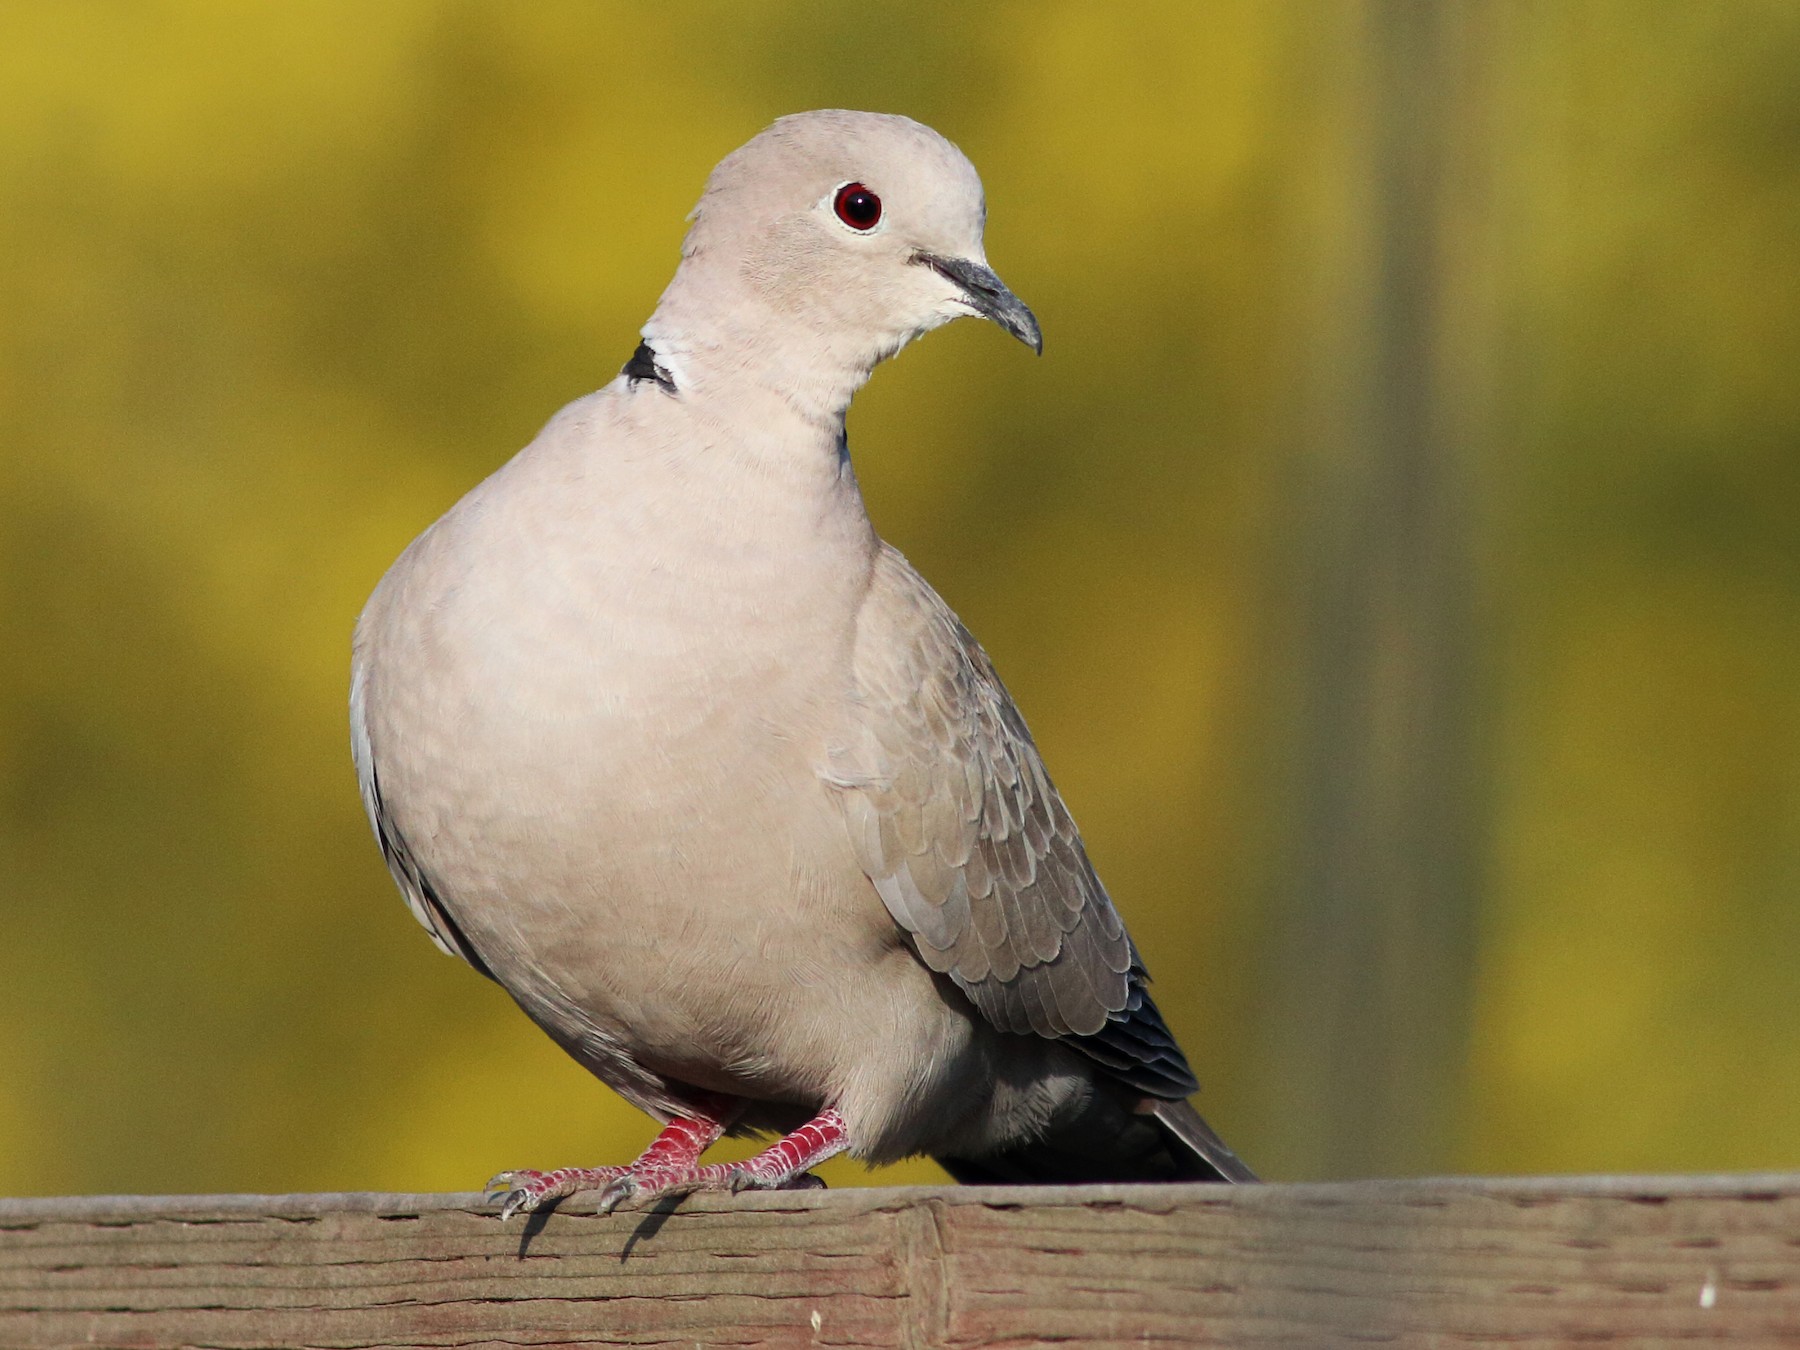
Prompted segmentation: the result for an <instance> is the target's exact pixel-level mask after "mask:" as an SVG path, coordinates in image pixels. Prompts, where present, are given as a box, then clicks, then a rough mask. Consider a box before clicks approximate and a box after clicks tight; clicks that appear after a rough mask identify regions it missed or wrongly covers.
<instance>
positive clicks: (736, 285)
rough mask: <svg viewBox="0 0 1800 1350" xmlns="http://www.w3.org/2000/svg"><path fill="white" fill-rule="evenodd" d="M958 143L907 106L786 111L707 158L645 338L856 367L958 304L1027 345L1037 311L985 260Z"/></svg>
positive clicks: (958, 312) (855, 372)
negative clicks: (719, 157) (708, 171)
mask: <svg viewBox="0 0 1800 1350" xmlns="http://www.w3.org/2000/svg"><path fill="white" fill-rule="evenodd" d="M986 214H987V211H986V203H985V201H984V199H983V197H982V191H981V179H980V178H979V177H978V176H977V174H976V172H975V167H974V165H972V164H970V163H969V161H968V159H967V158H965V157H964V155H963V153H962V152H961V151H960V150H958V149H957V148H956V147H955V146H954V145H952V144H950V142H949V141H947V140H945V139H944V138H943V137H942V136H940V135H938V134H937V132H935V131H933V130H931V128H930V127H926V126H922V125H920V124H919V123H918V122H915V121H913V120H912V119H910V118H906V117H895V116H889V115H885V114H880V113H864V112H842V111H827V112H809V113H799V114H796V115H795V116H792V117H784V118H782V119H781V120H780V121H778V122H776V123H775V124H774V125H773V126H772V127H770V128H769V129H768V130H767V131H765V132H763V133H762V134H761V135H760V136H758V137H756V138H755V139H754V140H752V141H750V142H749V143H748V144H746V145H744V146H743V147H742V148H740V149H738V150H736V151H734V152H733V153H732V154H730V155H728V156H727V157H726V158H725V159H724V160H723V161H722V162H721V163H720V164H719V166H718V167H717V168H716V169H714V170H713V173H712V177H711V178H710V179H709V180H708V181H707V185H706V191H705V193H704V194H703V195H702V196H701V198H700V203H699V205H698V206H696V207H695V208H694V213H693V227H692V229H691V230H690V231H689V232H688V237H687V242H686V243H685V244H684V245H683V248H682V264H681V269H680V271H679V272H677V274H676V277H675V280H674V282H672V283H671V285H670V287H669V290H668V292H667V293H665V295H664V297H663V302H662V304H661V306H659V308H658V310H657V315H656V317H655V318H653V319H652V320H651V323H650V324H649V325H647V326H646V327H645V330H644V333H645V336H646V338H648V339H649V340H650V341H651V342H652V344H653V345H654V346H656V348H657V349H658V351H659V353H664V354H666V355H668V356H670V357H672V358H674V360H675V362H676V363H677V364H679V363H681V362H682V360H683V358H684V357H692V358H695V359H704V358H705V356H706V355H707V354H708V353H709V352H710V355H711V356H712V360H711V362H710V364H715V365H716V364H718V358H721V357H723V358H725V359H726V360H730V361H734V362H736V363H737V364H738V365H740V366H743V367H761V366H763V365H764V364H765V362H767V361H770V360H774V361H776V362H778V363H779V364H780V365H782V366H785V367H787V368H788V369H789V370H790V372H791V373H792V374H794V375H796V376H798V375H801V374H802V373H803V372H809V371H816V372H817V373H818V374H820V375H821V376H823V375H825V374H826V373H827V372H838V371H840V370H841V372H842V374H843V375H844V376H848V377H853V383H852V384H851V385H850V386H849V388H846V389H845V390H844V393H843V398H844V401H845V402H847V401H848V397H849V392H850V389H853V388H854V386H855V385H856V384H860V383H861V382H862V379H863V378H866V376H867V374H868V371H869V370H870V369H871V368H872V367H873V366H874V365H875V364H876V362H878V361H880V360H881V359H882V358H884V357H886V356H890V355H892V354H893V353H894V352H895V351H897V350H899V349H900V348H901V347H902V346H904V345H905V344H906V343H907V342H909V341H911V340H912V339H913V338H915V337H917V336H918V335H919V334H921V333H924V332H927V331H929V330H930V329H933V328H936V327H937V326H939V325H940V324H944V323H948V322H949V321H950V320H951V319H955V318H959V317H962V316H965V315H976V316H979V317H982V318H987V319H992V320H993V321H994V322H995V323H997V324H999V325H1000V326H1001V327H1002V328H1004V329H1006V330H1007V331H1008V332H1009V333H1011V334H1012V335H1013V336H1014V337H1017V338H1018V339H1019V340H1020V341H1022V342H1024V343H1026V344H1027V345H1029V346H1031V347H1032V348H1034V349H1035V350H1039V351H1041V350H1042V349H1043V339H1042V337H1041V336H1040V334H1039V332H1038V325H1037V320H1036V319H1035V318H1034V317H1032V313H1031V311H1030V310H1029V309H1027V308H1026V307H1025V305H1024V303H1023V302H1022V301H1021V300H1020V299H1019V298H1018V297H1017V296H1015V295H1014V294H1013V293H1012V292H1011V291H1010V290H1008V289H1007V288H1006V286H1005V285H1004V284H1003V283H1002V282H1001V280H1000V278H999V277H997V276H996V275H995V274H994V272H993V271H992V269H990V268H989V267H988V264H987V257H986V254H985V252H984V251H983V248H982V240H981V234H982V226H983V224H984V223H985V220H986Z"/></svg>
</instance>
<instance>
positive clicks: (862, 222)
mask: <svg viewBox="0 0 1800 1350" xmlns="http://www.w3.org/2000/svg"><path fill="white" fill-rule="evenodd" d="M832 205H833V206H834V207H836V208H837V214H838V219H839V220H841V221H843V222H844V224H846V225H848V226H849V227H850V228H851V229H853V230H872V229H874V228H875V226H876V225H877V224H878V223H880V220H881V198H879V197H877V196H876V195H875V194H874V193H873V192H870V191H869V189H867V188H866V187H864V186H863V185H862V184H861V183H845V184H844V186H842V187H841V188H839V189H838V193H837V200H836V201H835V202H833V203H832Z"/></svg>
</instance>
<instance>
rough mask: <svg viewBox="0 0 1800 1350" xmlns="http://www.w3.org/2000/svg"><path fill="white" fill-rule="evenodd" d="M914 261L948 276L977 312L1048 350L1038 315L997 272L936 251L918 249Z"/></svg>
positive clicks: (1029, 343) (1033, 346) (1040, 351)
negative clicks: (945, 256) (1033, 312)
mask: <svg viewBox="0 0 1800 1350" xmlns="http://www.w3.org/2000/svg"><path fill="white" fill-rule="evenodd" d="M913 261H914V262H916V263H923V264H924V265H925V266H927V267H929V268H930V269H931V270H932V271H934V272H936V273H937V274H938V275H939V276H942V277H947V278H948V279H949V280H950V281H951V283H952V284H954V285H955V286H956V288H957V289H958V290H960V291H961V292H962V293H963V298H964V299H965V300H967V301H968V303H969V306H970V308H972V309H973V310H974V311H975V312H976V313H977V314H979V315H981V316H982V317H983V318H988V319H992V320H993V321H994V322H995V323H997V324H999V325H1000V326H1001V327H1002V328H1004V329H1005V330H1006V331H1007V332H1009V333H1011V334H1012V335H1013V336H1014V337H1016V338H1017V339H1019V341H1020V342H1023V343H1024V344H1025V345H1026V346H1027V347H1029V348H1031V350H1032V351H1034V352H1036V353H1037V354H1038V355H1039V356H1042V355H1043V354H1044V335H1043V333H1042V332H1040V331H1039V330H1038V321H1037V317H1036V316H1035V315H1033V314H1032V312H1031V311H1030V310H1029V309H1027V308H1025V302H1024V301H1023V300H1021V299H1019V297H1018V296H1016V295H1014V294H1013V293H1012V292H1011V291H1009V290H1007V289H1006V283H1005V282H1003V281H1001V280H1000V278H999V277H997V276H995V275H994V274H993V272H991V271H990V270H988V269H987V268H985V267H983V266H982V265H981V264H980V263H973V262H969V261H967V260H966V259H963V258H940V257H938V256H937V255H936V254H935V253H915V254H913Z"/></svg>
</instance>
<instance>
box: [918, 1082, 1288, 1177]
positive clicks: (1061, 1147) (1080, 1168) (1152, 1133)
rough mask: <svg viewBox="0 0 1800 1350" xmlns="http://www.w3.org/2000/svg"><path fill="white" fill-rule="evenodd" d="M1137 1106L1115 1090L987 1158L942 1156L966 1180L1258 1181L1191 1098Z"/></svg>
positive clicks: (1098, 1095) (1148, 1100) (951, 1171)
mask: <svg viewBox="0 0 1800 1350" xmlns="http://www.w3.org/2000/svg"><path fill="white" fill-rule="evenodd" d="M1141 1101H1142V1103H1143V1105H1142V1106H1141V1107H1140V1108H1139V1109H1137V1110H1133V1109H1131V1106H1130V1105H1128V1104H1127V1103H1125V1102H1121V1101H1120V1100H1119V1099H1118V1098H1116V1097H1114V1096H1112V1095H1111V1094H1110V1093H1098V1092H1097V1093H1095V1094H1094V1097H1093V1099H1092V1100H1091V1101H1090V1103H1089V1105H1088V1108H1087V1109H1086V1110H1085V1111H1083V1112H1082V1113H1081V1114H1080V1115H1079V1116H1076V1117H1075V1118H1074V1119H1072V1120H1066V1121H1062V1122H1059V1123H1058V1125H1057V1126H1056V1128H1054V1129H1053V1130H1051V1131H1050V1133H1049V1134H1047V1135H1045V1136H1044V1137H1043V1138H1041V1139H1033V1140H1031V1141H1030V1142H1028V1143H1023V1144H1016V1145H1014V1146H1013V1147H1012V1148H1009V1149H1007V1150H1005V1151H1004V1152H1001V1153H990V1154H988V1155H987V1156H985V1157H981V1158H953V1157H950V1158H947V1157H939V1158H938V1162H939V1163H940V1164H941V1165H942V1166H943V1168H944V1170H945V1171H946V1172H948V1173H949V1174H950V1175H951V1176H953V1177H955V1178H956V1179H957V1180H958V1181H960V1182H962V1183H963V1184H964V1185H969V1186H994V1185H1002V1186H1017V1185H1033V1184H1039V1185H1041V1184H1045V1183H1048V1184H1051V1185H1064V1184H1066V1185H1077V1184H1081V1183H1084V1182H1105V1181H1255V1180H1256V1175H1255V1174H1254V1173H1253V1172H1251V1170H1250V1169H1249V1168H1248V1167H1246V1166H1244V1164H1243V1162H1242V1161H1241V1160H1239V1158H1238V1156H1237V1154H1235V1153H1233V1152H1232V1151H1231V1150H1230V1149H1229V1148H1227V1147H1226V1146H1225V1143H1224V1141H1223V1140H1221V1139H1220V1138H1219V1136H1218V1135H1216V1134H1214V1133H1213V1132H1212V1128H1211V1127H1210V1126H1209V1125H1208V1124H1207V1123H1206V1122H1205V1121H1204V1120H1202V1119H1201V1118H1200V1113H1199V1112H1197V1111H1195V1110H1194V1108H1193V1107H1191V1106H1189V1105H1188V1104H1187V1103H1186V1102H1183V1101H1165V1100H1162V1099H1160V1098H1154V1097H1145V1098H1142V1099H1141Z"/></svg>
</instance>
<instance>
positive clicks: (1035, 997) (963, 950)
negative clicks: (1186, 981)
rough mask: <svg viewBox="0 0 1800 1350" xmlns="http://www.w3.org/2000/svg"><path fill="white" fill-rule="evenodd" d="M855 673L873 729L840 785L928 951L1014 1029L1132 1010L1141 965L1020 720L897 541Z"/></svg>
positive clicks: (863, 729)
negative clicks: (903, 553)
mask: <svg viewBox="0 0 1800 1350" xmlns="http://www.w3.org/2000/svg"><path fill="white" fill-rule="evenodd" d="M856 679H857V689H856V696H857V700H858V703H857V706H858V712H859V714H860V718H861V725H860V726H859V727H858V728H857V734H856V736H855V738H854V742H853V744H851V745H848V746H845V747H843V748H841V750H839V751H838V752H837V753H836V754H834V765H833V770H834V771H833V775H832V781H833V782H834V783H835V784H837V786H838V787H839V789H840V795H841V797H842V799H843V806H844V812H845V820H846V824H847V827H848V830H849V834H850V838H851V841H852V843H853V844H854V846H855V848H856V853H857V858H858V860H859V862H860V863H861V864H862V867H863V870H864V871H866V872H867V873H868V875H869V877H870V879H871V880H872V881H873V882H874V884H875V888H876V891H877V892H878V893H879V894H880V896H881V899H882V902H883V904H885V905H886V906H887V909H888V912H889V913H890V914H892V915H893V918H894V921H895V922H896V923H898V924H899V925H900V926H901V927H902V928H903V929H905V930H906V931H907V932H908V933H910V934H911V935H912V936H913V939H914V943H915V946H916V948H917V950H918V952H919V955H920V957H921V958H922V959H923V960H924V961H925V964H926V965H928V966H930V967H931V968H932V969H933V970H937V971H941V972H943V973H945V974H947V975H949V976H950V978H951V979H952V980H954V981H955V982H956V983H957V985H958V986H959V987H961V988H962V990H963V991H964V992H965V993H966V994H967V995H968V996H969V998H970V999H971V1000H972V1001H973V1002H974V1003H975V1005H976V1007H978V1008H980V1009H981V1011H982V1013H983V1014H985V1015H986V1016H987V1018H988V1019H989V1020H990V1021H992V1022H993V1023H994V1025H996V1026H998V1027H1000V1028H1002V1029H1004V1030H1007V1031H1016V1032H1035V1033H1036V1034H1038V1035H1040V1036H1055V1037H1072V1038H1076V1039H1078V1040H1079V1039H1080V1038H1084V1037H1089V1036H1094V1035H1097V1034H1099V1033H1101V1032H1103V1031H1105V1030H1106V1028H1107V1027H1108V1025H1109V1023H1111V1022H1114V1021H1117V1020H1118V1019H1119V1018H1120V1017H1131V1016H1132V1015H1133V1014H1134V1011H1135V1008H1136V1006H1137V1004H1138V1002H1139V1001H1140V1000H1141V993H1140V991H1139V985H1140V984H1141V982H1142V980H1143V978H1144V976H1143V970H1142V967H1141V966H1140V965H1139V964H1138V962H1137V954H1136V952H1135V951H1134V950H1133V948H1132V945H1131V940H1130V938H1129V937H1127V936H1126V933H1125V925H1124V923H1123V922H1122V921H1121V920H1120V918H1119V915H1118V913H1117V911H1116V910H1115V909H1114V908H1113V905H1112V901H1111V900H1110V899H1109V898H1108V897H1107V894H1106V890H1105V888H1104V887H1102V886H1101V884H1100V880H1099V878H1098V877H1097V876H1096V875H1095V874H1094V869H1093V866H1092V864H1091V863H1090V862H1089V861H1088V857H1087V852H1086V850H1085V849H1084V848H1083V847H1082V843H1081V836H1080V834H1079V833H1078V832H1077V831H1076V829H1075V822H1074V821H1073V820H1072V819H1071V818H1070V816H1069V812H1068V808H1067V807H1065V806H1064V805H1063V801H1062V798H1061V797H1060V796H1059V795H1058V794H1057V792H1056V789H1055V787H1054V786H1053V785H1052V784H1051V781H1050V777H1049V775H1048V774H1047V773H1046V772H1045V769H1044V764H1043V760H1042V758H1041V757H1040V756H1039V754H1038V750H1037V746H1036V745H1035V744H1034V743H1033V742H1032V739H1031V733H1030V732H1029V731H1028V730H1027V729H1026V727H1025V722H1024V719H1023V718H1021V717H1020V715H1019V711H1018V709H1017V707H1016V706H1014V704H1013V701H1012V698H1011V696H1010V695H1009V694H1008V693H1007V692H1006V689H1005V686H1003V685H1002V684H1001V683H1000V678H999V676H998V675H997V674H995V672H994V668H993V665H992V664H991V663H990V662H989V660H988V658H987V654H986V653H985V652H983V651H982V649H981V646H980V644H979V643H977V642H976V641H975V639H974V637H973V636H972V635H971V634H970V633H969V631H968V629H966V628H965V627H963V625H962V623H961V622H960V621H959V620H958V619H957V618H956V616H955V615H954V614H953V613H951V611H950V608H949V607H948V606H947V605H945V604H944V602H943V601H942V600H941V599H939V598H938V596H937V594H936V593H935V592H934V591H932V590H931V588H930V587H929V586H928V585H926V584H925V582H924V581H923V580H922V579H921V578H920V577H919V575H918V573H916V572H914V571H913V569H912V568H911V566H910V565H908V564H907V562H906V561H905V559H904V558H902V557H901V556H900V555H899V554H898V553H897V552H895V551H893V550H892V549H884V551H883V553H882V554H881V556H880V558H879V559H878V561H877V565H876V575H875V579H874V582H873V586H872V589H871V593H870V596H869V599H868V601H867V602H866V604H865V606H864V609H863V616H862V620H861V626H860V627H859V631H858V640H857V652H856ZM1165 1036H1166V1033H1165Z"/></svg>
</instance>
